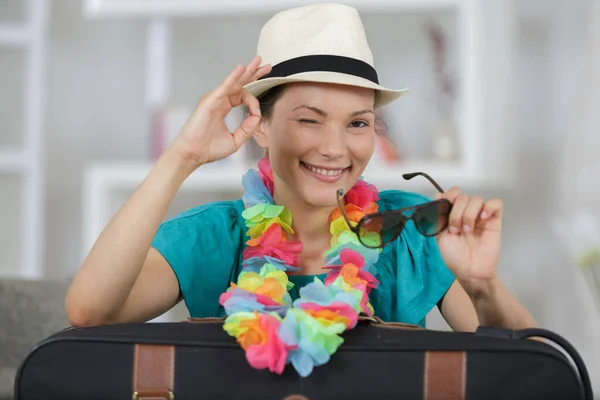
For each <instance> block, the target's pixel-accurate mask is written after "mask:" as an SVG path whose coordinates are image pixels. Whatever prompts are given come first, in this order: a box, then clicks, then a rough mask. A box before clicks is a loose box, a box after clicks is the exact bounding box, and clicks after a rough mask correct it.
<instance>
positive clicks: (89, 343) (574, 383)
mask: <svg viewBox="0 0 600 400" xmlns="http://www.w3.org/2000/svg"><path fill="white" fill-rule="evenodd" d="M532 336H536V337H545V338H547V339H550V340H551V341H553V342H555V343H556V344H558V345H559V346H560V347H562V348H563V350H564V351H565V352H566V353H568V354H569V355H570V357H571V358H572V361H571V360H569V358H568V357H567V356H566V355H565V354H564V353H563V352H562V351H559V350H558V349H557V348H556V347H555V346H552V345H551V344H548V343H546V342H542V341H538V340H529V339H526V338H528V337H532ZM343 338H344V343H343V344H342V345H341V346H340V348H339V349H338V350H337V352H335V353H334V354H333V355H332V357H331V359H330V360H329V362H328V363H326V364H325V365H322V366H318V367H315V369H314V370H313V371H312V373H311V374H310V375H309V376H308V377H306V378H302V377H301V376H299V375H298V373H297V372H296V371H295V370H294V369H293V368H292V366H291V365H287V366H286V368H285V370H284V372H283V373H282V374H281V375H277V374H274V373H271V372H269V371H268V370H257V369H253V368H252V367H251V366H250V365H249V364H248V362H247V361H246V359H245V353H244V351H243V350H242V349H241V348H240V346H239V344H238V343H237V342H236V341H235V339H234V338H232V337H230V336H229V335H228V334H227V333H226V332H225V331H224V330H223V320H222V319H190V320H189V321H184V322H178V323H131V324H120V325H109V326H98V327H86V328H78V329H72V328H71V329H67V330H65V331H62V332H59V333H57V334H55V335H53V336H51V337H49V338H47V339H45V340H43V341H42V342H40V343H38V344H37V345H36V346H35V347H34V348H33V349H32V350H31V352H30V353H29V355H28V356H27V358H26V359H25V360H24V361H23V362H22V364H21V366H20V368H19V371H18V374H17V378H16V381H15V388H14V398H15V400H54V399H56V400H59V399H60V400H84V399H98V400H113V399H114V400H116V399H134V400H136V399H137V400H150V399H152V400H174V399H176V400H200V399H225V400H226V399H244V400H250V399H260V400H268V399H277V400H284V399H285V400H325V399H345V400H352V399H392V398H394V399H428V400H429V399H432V400H433V399H438V400H439V399H445V400H459V399H584V400H591V399H592V398H593V395H592V389H591V386H590V380H589V376H588V373H587V370H586V367H585V365H584V363H583V361H582V359H581V357H580V356H579V354H578V353H577V351H576V350H575V349H574V348H573V347H572V346H571V345H570V344H569V343H568V342H567V341H566V340H564V339H563V338H561V337H560V336H558V335H557V334H555V333H553V332H550V331H547V330H542V329H526V330H518V331H510V330H501V329H489V328H479V329H478V330H477V332H475V333H457V332H446V331H432V330H424V329H420V328H419V327H416V326H412V325H404V324H398V323H384V322H382V321H381V320H378V319H373V318H371V319H363V320H361V321H359V323H358V325H357V326H356V327H355V328H354V329H353V330H350V331H347V332H345V333H344V335H343Z"/></svg>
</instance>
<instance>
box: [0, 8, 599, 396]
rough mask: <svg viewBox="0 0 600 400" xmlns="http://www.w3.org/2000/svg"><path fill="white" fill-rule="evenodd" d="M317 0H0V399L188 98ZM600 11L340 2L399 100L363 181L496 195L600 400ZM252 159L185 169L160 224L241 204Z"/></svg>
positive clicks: (506, 239) (549, 310)
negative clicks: (435, 182) (264, 29)
mask: <svg viewBox="0 0 600 400" xmlns="http://www.w3.org/2000/svg"><path fill="white" fill-rule="evenodd" d="M314 2H315V1H304V2H303V1H286V2H283V1H277V2H275V1H267V0H262V1H261V0H255V1H252V2H248V1H245V2H244V1H237V0H221V1H219V2H208V1H204V0H195V1H194V0H186V1H184V0H180V1H170V2H169V1H159V0H151V1H150V0H148V1H129V0H96V1H91V0H90V1H82V0H0V396H1V395H2V393H3V391H4V392H7V393H8V392H10V391H11V390H12V387H10V380H11V379H12V377H14V368H15V366H16V365H18V362H19V361H20V359H21V357H22V356H23V354H24V352H25V351H26V350H27V349H28V346H30V345H31V344H33V343H34V342H35V341H37V340H40V339H41V338H42V337H45V336H47V335H49V334H50V333H52V332H54V331H56V330H58V329H61V328H62V327H64V326H66V325H67V322H66V320H65V319H64V315H63V313H64V311H63V310H62V300H63V297H64V291H65V290H66V287H67V285H68V282H69V281H70V279H71V278H72V277H73V275H74V274H75V273H76V271H77V269H78V268H79V266H80V264H81V262H82V260H83V258H84V257H85V255H86V253H87V251H88V250H89V248H90V247H91V246H92V245H93V242H94V240H95V238H96V237H97V235H98V234H99V233H100V231H101V229H102V227H103V226H104V225H105V224H106V223H107V222H108V219H109V218H110V217H111V216H112V215H113V214H114V213H115V212H116V211H117V210H118V208H119V206H120V205H121V204H123V202H124V201H125V200H126V199H127V198H128V196H129V195H130V194H131V193H132V191H133V190H135V188H136V186H137V185H138V184H139V183H140V182H141V180H143V179H144V177H145V175H146V174H147V173H148V171H149V170H150V169H151V167H152V163H153V161H154V160H155V157H156V155H157V154H159V153H160V151H161V150H162V149H164V147H165V146H166V145H167V144H168V143H169V141H170V139H171V138H172V137H173V135H174V134H176V133H177V131H178V129H179V127H180V126H181V125H182V123H183V121H185V118H187V116H188V115H189V113H190V112H191V111H192V110H193V107H194V106H195V104H196V102H197V101H198V99H199V98H200V97H201V96H202V94H203V93H204V92H206V91H208V90H210V89H212V88H213V87H214V86H215V85H217V84H218V83H219V82H221V80H222V79H223V78H224V77H225V76H226V75H227V74H228V73H229V71H230V70H231V69H233V68H234V67H235V65H236V64H238V63H247V62H248V61H249V60H250V59H251V58H252V56H253V55H254V54H255V49H256V41H257V39H258V35H259V31H260V27H261V26H262V24H263V23H264V22H265V21H266V20H267V19H268V18H269V16H270V15H272V14H273V13H274V12H276V11H278V10H280V9H282V8H287V6H290V7H291V6H295V5H301V4H309V3H314ZM599 2H600V1H599V0H518V1H517V0H397V1H392V0H388V1H386V0H378V1H377V0H369V1H366V0H365V1H358V0H356V1H348V2H347V3H346V4H351V5H355V6H357V7H358V8H359V9H360V11H361V13H362V16H363V21H364V24H365V28H366V31H367V35H368V38H369V41H370V44H371V47H372V50H373V53H374V57H375V63H376V66H377V69H378V71H379V77H380V81H381V82H382V83H383V84H384V85H387V86H389V87H395V88H402V87H406V86H408V87H410V88H411V90H410V91H409V92H408V94H407V95H406V96H405V97H403V98H401V99H400V100H398V101H397V102H396V103H394V104H393V105H392V106H389V107H387V108H385V109H383V110H382V113H381V121H382V126H383V125H385V126H387V131H386V135H385V136H382V137H380V141H379V142H378V148H377V153H376V154H375V156H374V158H373V162H372V165H371V166H370V168H369V170H368V171H367V172H366V174H365V175H366V177H367V178H368V179H369V180H370V181H372V182H374V183H376V184H377V185H378V186H379V187H380V189H383V188H396V189H403V190H414V191H419V192H421V193H424V194H427V195H431V194H433V193H432V192H431V188H430V187H429V186H428V185H427V184H426V182H425V181H424V180H423V181H421V180H419V178H417V179H415V181H414V182H413V181H411V182H405V181H404V180H403V179H402V178H401V174H402V173H404V172H412V171H416V170H422V171H425V172H428V173H429V174H431V175H432V176H433V177H434V178H436V179H439V182H440V183H441V184H442V185H443V186H445V187H446V188H449V187H451V186H453V185H456V186H460V187H462V188H463V189H464V190H465V191H466V192H467V193H469V194H481V195H483V196H484V197H486V198H491V197H501V198H502V199H503V200H504V202H505V219H504V220H505V227H504V236H503V251H502V258H501V265H500V273H501V276H502V278H503V280H504V282H505V283H506V284H507V285H508V286H509V288H510V289H511V290H512V291H513V293H514V294H515V295H516V296H517V297H518V298H519V300H520V301H522V302H523V304H524V305H525V306H526V307H527V308H528V309H529V310H530V311H531V312H532V313H533V315H534V316H535V318H536V319H537V320H538V321H539V323H540V325H541V326H542V327H544V328H548V329H551V330H553V331H555V332H557V333H559V334H561V335H563V336H565V337H566V338H567V339H568V340H569V341H571V343H573V344H574V345H575V347H576V348H577V349H578V350H579V352H580V353H581V354H582V356H583V358H584V359H585V361H586V363H587V366H588V368H589V371H590V374H591V376H592V380H593V384H594V387H595V390H596V391H597V392H599V393H600V307H599V306H598V304H600V301H599V297H598V296H599V294H598V290H599V286H600V278H599V276H600V271H599V269H600V265H598V264H599V263H598V252H597V249H598V247H599V246H600V234H598V230H599V228H598V218H600V211H598V210H599V209H600V207H599V205H600V183H599V182H600V179H598V176H597V175H598V174H600V161H599V160H600V157H599V153H600V135H599V132H600V130H599V129H598V128H600V120H598V117H597V114H598V112H597V111H596V110H599V109H600V108H599V107H600V97H599V96H600V80H599V79H598V76H597V74H598V71H600V63H598V61H599V58H600V41H599V40H598V39H600V34H598V32H597V31H598V30H600V8H599V6H598V4H597V3H599ZM211 3H218V4H211ZM228 123H230V124H231V125H232V126H234V125H235V124H236V123H239V113H237V112H233V113H232V114H231V116H230V118H229V121H228ZM255 157H256V149H255V147H253V146H251V145H248V146H245V148H244V151H243V152H240V153H239V154H237V155H236V156H235V157H231V158H230V159H227V160H223V161H222V162H220V163H219V164H215V165H210V166H207V167H204V168H202V169H201V170H198V171H197V172H196V173H195V174H194V175H193V176H191V177H190V178H189V179H188V181H187V182H186V184H184V187H182V189H181V192H180V194H179V195H178V197H177V198H176V200H175V201H174V203H173V205H172V207H171V209H170V210H169V213H168V215H167V216H165V218H169V217H170V216H173V215H175V214H176V213H178V212H181V211H183V210H185V209H186V208H189V207H193V206H195V205H198V204H201V203H204V202H207V201H213V200H217V199H225V198H234V197H236V196H239V195H240V194H241V184H240V180H241V174H242V172H243V171H244V169H245V168H247V167H248V166H250V165H251V164H252V162H253V161H254V160H255V159H256V158H255ZM417 180H418V182H417ZM207 267H210V266H207ZM594 282H595V283H594ZM42 307H44V308H43V309H42ZM52 315H54V316H55V318H50V317H49V316H52ZM186 316H187V315H186V311H185V309H184V308H183V307H182V306H178V307H177V308H176V309H175V310H174V311H173V312H171V313H168V314H167V315H165V316H163V317H161V318H159V319H158V320H180V319H183V318H185V317H186ZM429 321H430V322H429V323H430V327H431V328H433V329H447V325H445V323H444V322H443V321H442V320H441V318H440V316H439V314H438V313H437V312H436V311H435V310H434V311H433V312H432V313H431V316H430V319H429ZM6 327H10V328H6ZM3 360H4V361H3ZM7 360H8V361H7ZM3 363H4V364H3Z"/></svg>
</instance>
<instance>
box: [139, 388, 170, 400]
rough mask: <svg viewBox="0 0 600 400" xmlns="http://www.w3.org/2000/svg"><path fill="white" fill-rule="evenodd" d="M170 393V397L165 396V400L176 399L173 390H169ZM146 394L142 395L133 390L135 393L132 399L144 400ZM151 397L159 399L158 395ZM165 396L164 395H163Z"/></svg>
mask: <svg viewBox="0 0 600 400" xmlns="http://www.w3.org/2000/svg"><path fill="white" fill-rule="evenodd" d="M168 393H169V398H168V399H167V398H165V400H175V395H174V394H173V392H171V391H170V390H169V391H168ZM144 398H145V396H142V397H140V394H139V392H138V391H135V392H133V395H131V400H144ZM149 398H152V399H153V400H155V399H157V396H155V395H154V396H151V397H149ZM163 398H164V396H163Z"/></svg>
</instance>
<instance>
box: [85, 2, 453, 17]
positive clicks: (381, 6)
mask: <svg viewBox="0 0 600 400" xmlns="http://www.w3.org/2000/svg"><path fill="white" fill-rule="evenodd" d="M461 2H462V0H369V1H365V0H345V1H343V3H344V4H346V5H349V6H353V7H356V8H357V9H359V10H361V9H362V10H385V11H423V10H425V11H427V10H439V9H441V8H452V7H456V6H457V5H459V4H460V3H461ZM311 3H323V1H306V0H260V1H244V0H221V1H218V2H212V1H206V0H85V3H84V8H83V12H84V15H86V16H88V17H90V18H122V17H132V16H134V17H149V16H150V17H160V18H162V17H198V16H200V17H205V16H217V15H248V14H265V13H272V12H274V11H276V10H279V9H284V8H292V7H298V6H303V5H306V4H311Z"/></svg>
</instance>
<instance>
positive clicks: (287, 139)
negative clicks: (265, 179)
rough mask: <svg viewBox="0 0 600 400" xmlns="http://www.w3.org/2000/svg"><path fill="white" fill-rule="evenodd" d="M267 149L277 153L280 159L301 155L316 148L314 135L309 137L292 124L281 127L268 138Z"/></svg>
mask: <svg viewBox="0 0 600 400" xmlns="http://www.w3.org/2000/svg"><path fill="white" fill-rule="evenodd" d="M269 139H270V140H269V147H270V148H273V149H274V151H276V152H278V153H279V154H280V155H281V157H285V156H286V155H288V156H291V155H301V154H303V153H305V152H307V151H308V150H310V149H311V148H312V147H315V146H316V143H315V135H309V134H307V133H306V132H305V131H304V130H302V129H298V128H296V127H294V126H293V124H287V125H285V126H281V127H280V128H279V129H278V130H277V131H274V134H272V135H271V136H270V137H269Z"/></svg>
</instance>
